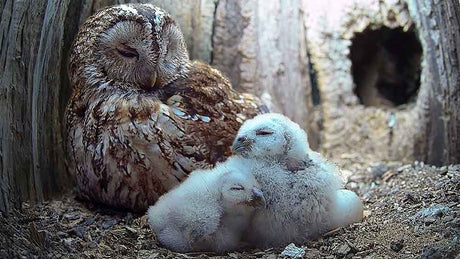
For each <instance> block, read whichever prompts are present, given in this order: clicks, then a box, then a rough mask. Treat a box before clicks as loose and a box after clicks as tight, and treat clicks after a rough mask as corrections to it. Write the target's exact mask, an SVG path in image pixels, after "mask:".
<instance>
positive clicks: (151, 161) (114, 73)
mask: <svg viewBox="0 0 460 259" xmlns="http://www.w3.org/2000/svg"><path fill="white" fill-rule="evenodd" d="M69 72H70V80H71V85H72V87H73V95H72V97H71V99H70V102H69V104H68V106H67V110H66V129H67V134H68V135H67V147H68V153H69V169H70V170H71V172H72V173H73V174H74V175H75V181H76V182H75V185H76V186H75V189H76V194H77V196H78V197H80V198H83V199H88V200H92V201H96V202H101V203H104V204H108V205H111V206H115V207H121V208H129V209H133V210H137V211H142V210H146V209H147V208H148V205H149V204H153V203H154V202H155V201H156V200H157V199H158V197H159V196H160V195H161V194H163V193H165V192H166V191H168V190H169V189H171V188H172V187H174V186H176V185H177V184H178V183H179V182H181V181H182V180H183V179H184V178H186V177H187V175H188V174H189V172H192V171H193V170H195V169H198V168H209V167H211V166H212V165H214V164H215V163H216V162H218V161H222V160H224V159H225V158H226V157H227V156H229V155H230V154H231V150H230V146H231V143H232V141H233V139H234V136H235V134H236V132H237V131H238V128H239V127H240V125H241V123H242V122H243V121H244V120H245V119H247V118H251V117H253V116H255V115H256V114H257V113H259V109H258V104H257V102H258V101H257V99H255V98H253V97H252V96H250V95H247V94H239V93H237V92H235V91H234V90H233V89H232V88H231V86H230V83H229V81H228V80H227V79H226V78H225V77H223V76H222V74H221V73H220V72H219V71H217V70H216V69H213V68H212V67H210V66H208V65H206V64H203V63H200V62H191V61H190V60H189V58H188V53H187V50H186V45H185V42H184V38H183V35H182V33H181V31H180V29H179V27H178V26H177V24H176V23H175V21H174V20H173V19H172V17H171V16H170V15H169V14H167V13H166V12H165V11H163V10H162V9H160V8H158V7H155V6H152V5H148V4H131V5H120V6H114V7H110V8H107V9H104V10H102V11H100V12H98V13H96V14H95V15H93V16H91V17H90V18H89V19H88V20H87V21H86V22H85V23H84V24H83V26H82V28H81V29H80V31H79V32H78V34H77V36H76V39H75V41H74V44H73V47H72V50H71V55H70V64H69Z"/></svg>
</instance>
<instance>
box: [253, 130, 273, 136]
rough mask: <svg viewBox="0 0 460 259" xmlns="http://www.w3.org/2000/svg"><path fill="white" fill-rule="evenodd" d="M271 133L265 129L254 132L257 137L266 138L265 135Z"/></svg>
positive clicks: (271, 132)
mask: <svg viewBox="0 0 460 259" xmlns="http://www.w3.org/2000/svg"><path fill="white" fill-rule="evenodd" d="M272 134H273V131H271V130H267V129H259V130H257V131H256V135H257V136H266V135H272Z"/></svg>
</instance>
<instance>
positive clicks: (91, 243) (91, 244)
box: [88, 241, 97, 248]
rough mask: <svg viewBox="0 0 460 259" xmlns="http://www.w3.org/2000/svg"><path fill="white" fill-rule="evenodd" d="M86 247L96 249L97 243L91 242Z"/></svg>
mask: <svg viewBox="0 0 460 259" xmlns="http://www.w3.org/2000/svg"><path fill="white" fill-rule="evenodd" d="M88 246H89V248H96V247H97V243H96V242H94V241H92V242H90V243H89V245H88Z"/></svg>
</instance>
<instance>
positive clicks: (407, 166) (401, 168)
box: [396, 164, 412, 173]
mask: <svg viewBox="0 0 460 259" xmlns="http://www.w3.org/2000/svg"><path fill="white" fill-rule="evenodd" d="M410 168H412V165H411V164H408V165H403V166H400V167H398V169H396V172H398V173H401V172H402V171H404V170H406V169H410Z"/></svg>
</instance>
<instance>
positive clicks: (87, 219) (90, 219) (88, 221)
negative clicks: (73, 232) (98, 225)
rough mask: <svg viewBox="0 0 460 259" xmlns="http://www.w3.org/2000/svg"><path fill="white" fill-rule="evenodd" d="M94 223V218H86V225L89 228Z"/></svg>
mask: <svg viewBox="0 0 460 259" xmlns="http://www.w3.org/2000/svg"><path fill="white" fill-rule="evenodd" d="M93 223H94V218H91V217H89V218H86V219H85V224H86V225H87V226H90V225H92V224H93Z"/></svg>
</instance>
